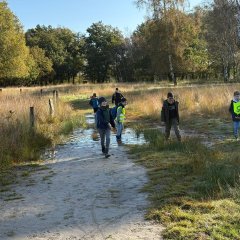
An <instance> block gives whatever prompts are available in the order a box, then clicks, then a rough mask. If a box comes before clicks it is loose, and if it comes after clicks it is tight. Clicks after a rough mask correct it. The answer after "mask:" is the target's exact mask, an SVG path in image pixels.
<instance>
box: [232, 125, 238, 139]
mask: <svg viewBox="0 0 240 240" xmlns="http://www.w3.org/2000/svg"><path fill="white" fill-rule="evenodd" d="M238 128H239V122H238V121H234V122H233V131H234V136H235V138H238Z"/></svg>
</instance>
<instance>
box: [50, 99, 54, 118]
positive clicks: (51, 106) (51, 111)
mask: <svg viewBox="0 0 240 240" xmlns="http://www.w3.org/2000/svg"><path fill="white" fill-rule="evenodd" d="M49 113H50V116H54V105H53V100H52V99H49Z"/></svg>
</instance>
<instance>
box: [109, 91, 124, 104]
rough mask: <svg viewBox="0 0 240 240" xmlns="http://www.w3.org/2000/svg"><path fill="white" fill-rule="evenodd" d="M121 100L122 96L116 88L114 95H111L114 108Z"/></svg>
mask: <svg viewBox="0 0 240 240" xmlns="http://www.w3.org/2000/svg"><path fill="white" fill-rule="evenodd" d="M122 98H123V95H122V94H121V92H120V91H119V89H118V88H116V90H115V93H114V94H113V95H112V103H114V104H115V105H116V106H118V104H119V103H120V102H121V99H122Z"/></svg>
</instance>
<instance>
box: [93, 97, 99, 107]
mask: <svg viewBox="0 0 240 240" xmlns="http://www.w3.org/2000/svg"><path fill="white" fill-rule="evenodd" d="M92 107H93V108H98V99H97V98H92Z"/></svg>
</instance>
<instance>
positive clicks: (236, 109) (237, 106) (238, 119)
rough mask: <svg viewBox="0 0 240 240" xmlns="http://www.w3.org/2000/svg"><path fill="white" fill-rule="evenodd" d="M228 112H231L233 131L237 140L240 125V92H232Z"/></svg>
mask: <svg viewBox="0 0 240 240" xmlns="http://www.w3.org/2000/svg"><path fill="white" fill-rule="evenodd" d="M229 112H230V113H231V114H232V120H233V133H234V137H235V138H236V140H238V129H239V126H240V92H239V91H236V92H234V93H233V100H232V101H231V104H230V107H229Z"/></svg>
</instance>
